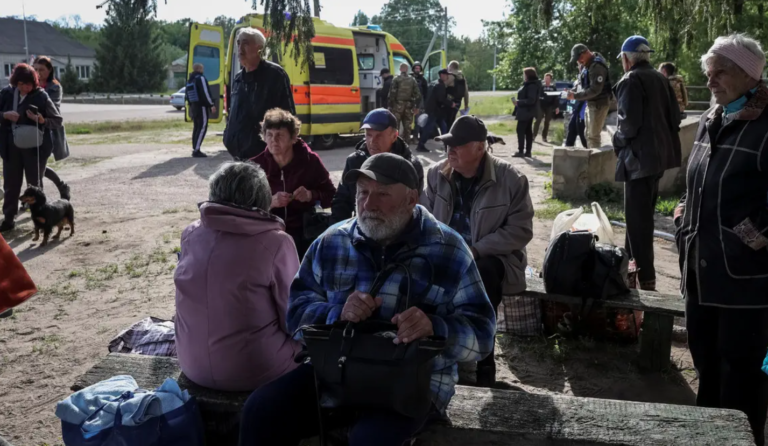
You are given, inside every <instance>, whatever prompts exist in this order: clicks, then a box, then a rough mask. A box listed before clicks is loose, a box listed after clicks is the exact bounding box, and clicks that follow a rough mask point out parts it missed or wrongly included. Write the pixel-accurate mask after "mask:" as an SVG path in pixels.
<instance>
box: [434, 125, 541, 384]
mask: <svg viewBox="0 0 768 446" xmlns="http://www.w3.org/2000/svg"><path fill="white" fill-rule="evenodd" d="M438 140H441V141H442V142H443V143H445V145H446V147H447V148H448V159H446V160H443V161H442V162H440V163H437V164H435V165H433V166H432V167H431V168H430V169H429V172H428V173H427V187H426V189H425V190H424V192H423V193H422V195H421V204H422V206H424V207H426V208H427V209H428V210H429V211H430V212H431V213H432V214H433V215H434V216H435V218H436V219H437V220H438V221H440V222H441V223H445V224H446V225H448V226H450V227H451V228H452V229H453V230H455V231H456V232H458V233H459V235H461V237H462V238H463V239H464V241H465V242H466V243H467V246H469V247H470V251H471V252H472V256H473V257H474V259H475V262H476V263H477V269H478V270H479V271H480V277H481V278H482V281H483V286H484V287H485V290H486V292H487V293H488V298H489V299H490V300H491V304H492V305H493V308H494V310H495V311H498V306H499V304H500V303H501V299H502V296H504V295H507V296H513V295H515V294H519V293H520V292H522V291H524V290H525V267H526V265H527V259H526V253H525V247H526V245H528V242H530V241H531V239H532V238H533V203H532V202H531V196H530V194H529V192H528V179H527V178H526V177H525V175H523V174H521V173H520V172H518V171H517V169H515V168H514V167H513V166H512V165H511V164H510V163H508V162H506V161H503V160H501V159H500V158H497V157H495V156H493V155H491V154H490V153H488V150H487V147H488V141H489V135H488V130H487V129H486V127H485V124H484V123H483V121H481V120H480V119H478V118H476V117H475V116H462V117H460V118H459V119H457V120H456V122H455V123H454V124H453V127H451V132H450V133H448V134H445V135H442V136H440V137H439V138H438ZM495 381H496V363H495V359H494V355H493V353H491V354H490V355H489V356H488V357H486V358H485V359H483V360H481V361H479V362H478V364H477V384H478V385H479V386H483V387H491V386H493V384H494V382H495Z"/></svg>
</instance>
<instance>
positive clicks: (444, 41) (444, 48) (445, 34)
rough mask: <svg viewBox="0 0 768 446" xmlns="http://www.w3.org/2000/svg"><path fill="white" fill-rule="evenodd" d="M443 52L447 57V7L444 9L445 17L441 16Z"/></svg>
mask: <svg viewBox="0 0 768 446" xmlns="http://www.w3.org/2000/svg"><path fill="white" fill-rule="evenodd" d="M443 51H445V54H446V56H445V57H448V7H447V6H446V7H445V15H444V16H443Z"/></svg>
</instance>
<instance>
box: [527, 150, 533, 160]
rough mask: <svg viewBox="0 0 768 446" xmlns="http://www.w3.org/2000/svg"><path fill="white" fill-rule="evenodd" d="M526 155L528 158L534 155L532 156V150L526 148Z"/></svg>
mask: <svg viewBox="0 0 768 446" xmlns="http://www.w3.org/2000/svg"><path fill="white" fill-rule="evenodd" d="M525 157H526V158H533V156H531V151H530V150H526V151H525Z"/></svg>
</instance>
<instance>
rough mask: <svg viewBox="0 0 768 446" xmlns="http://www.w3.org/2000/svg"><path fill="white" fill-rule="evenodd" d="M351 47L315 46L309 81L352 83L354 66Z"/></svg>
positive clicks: (339, 83)
mask: <svg viewBox="0 0 768 446" xmlns="http://www.w3.org/2000/svg"><path fill="white" fill-rule="evenodd" d="M352 61H353V57H352V49H350V48H331V47H322V46H316V47H315V62H314V64H312V66H311V67H310V68H309V82H310V83H311V84H316V85H317V84H321V85H322V84H325V85H352V84H353V83H354V82H355V67H354V65H353V64H352V63H353V62H352Z"/></svg>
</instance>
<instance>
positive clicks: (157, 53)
mask: <svg viewBox="0 0 768 446" xmlns="http://www.w3.org/2000/svg"><path fill="white" fill-rule="evenodd" d="M154 14H155V9H154V5H153V4H152V2H150V1H148V0H111V1H110V2H109V4H108V6H107V18H106V20H105V24H104V27H103V28H102V40H101V44H100V45H99V48H97V49H96V67H95V74H94V76H93V79H92V81H91V82H93V85H92V86H93V88H94V89H96V90H97V91H104V92H110V93H112V92H114V93H146V92H152V91H158V90H160V89H162V86H163V81H164V79H165V77H166V67H167V63H166V61H165V60H164V54H163V50H162V37H161V31H160V26H159V25H158V23H157V22H155V21H154V19H153V18H154ZM166 57H167V56H166Z"/></svg>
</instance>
